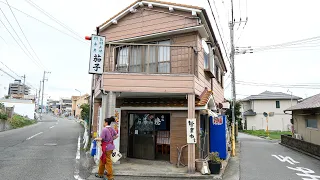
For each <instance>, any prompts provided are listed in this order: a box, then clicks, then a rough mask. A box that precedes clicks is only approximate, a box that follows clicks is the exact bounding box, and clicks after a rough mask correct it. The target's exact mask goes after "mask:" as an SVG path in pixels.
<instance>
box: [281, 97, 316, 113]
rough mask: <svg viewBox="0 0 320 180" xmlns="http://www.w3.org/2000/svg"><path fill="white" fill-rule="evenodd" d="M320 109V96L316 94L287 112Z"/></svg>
mask: <svg viewBox="0 0 320 180" xmlns="http://www.w3.org/2000/svg"><path fill="white" fill-rule="evenodd" d="M314 108H320V94H316V95H314V96H311V97H309V98H306V99H304V100H303V101H301V102H300V103H298V104H296V105H295V106H292V107H290V108H288V109H286V110H285V111H292V110H299V109H314Z"/></svg>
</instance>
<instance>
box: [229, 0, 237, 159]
mask: <svg viewBox="0 0 320 180" xmlns="http://www.w3.org/2000/svg"><path fill="white" fill-rule="evenodd" d="M229 28H230V45H231V52H230V61H231V62H230V64H231V83H232V85H231V92H232V123H231V132H232V135H231V155H232V156H233V157H234V156H235V155H236V141H235V120H236V117H235V112H234V110H235V103H236V83H235V71H234V52H235V50H234V19H233V0H231V22H230V23H229Z"/></svg>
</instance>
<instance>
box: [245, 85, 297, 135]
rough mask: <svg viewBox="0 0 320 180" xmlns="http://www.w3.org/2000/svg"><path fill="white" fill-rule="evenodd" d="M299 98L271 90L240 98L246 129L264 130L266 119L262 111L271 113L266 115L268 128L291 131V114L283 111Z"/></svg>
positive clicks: (294, 103)
mask: <svg viewBox="0 0 320 180" xmlns="http://www.w3.org/2000/svg"><path fill="white" fill-rule="evenodd" d="M299 99H301V98H300V97H297V96H291V95H290V94H285V93H282V92H271V91H265V92H263V93H260V94H258V95H251V96H249V97H247V98H244V99H242V100H241V102H242V112H243V113H242V117H243V120H244V122H245V127H246V129H247V130H260V129H264V130H265V129H266V128H267V119H266V117H265V116H264V115H263V113H264V112H266V113H268V114H270V115H271V116H268V129H269V130H274V131H291V122H290V119H291V115H289V114H285V113H284V112H283V111H284V110H285V109H288V108H289V107H291V106H294V105H296V104H297V102H298V100H299Z"/></svg>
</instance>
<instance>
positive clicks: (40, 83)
mask: <svg viewBox="0 0 320 180" xmlns="http://www.w3.org/2000/svg"><path fill="white" fill-rule="evenodd" d="M40 97H41V81H40V86H39V95H38V101H37V103H38V112H39V105H40Z"/></svg>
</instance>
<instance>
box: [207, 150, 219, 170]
mask: <svg viewBox="0 0 320 180" xmlns="http://www.w3.org/2000/svg"><path fill="white" fill-rule="evenodd" d="M208 164H209V169H210V171H211V174H219V173H220V169H221V159H220V157H219V153H218V152H211V153H210V154H209V161H208Z"/></svg>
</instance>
